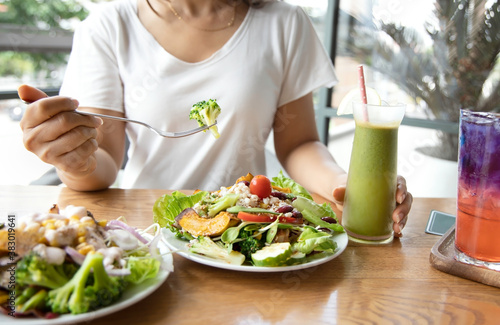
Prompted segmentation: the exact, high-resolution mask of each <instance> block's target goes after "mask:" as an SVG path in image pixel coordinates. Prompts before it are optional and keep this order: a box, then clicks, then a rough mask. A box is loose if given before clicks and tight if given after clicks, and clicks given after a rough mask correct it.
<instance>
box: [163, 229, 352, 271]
mask: <svg viewBox="0 0 500 325" xmlns="http://www.w3.org/2000/svg"><path fill="white" fill-rule="evenodd" d="M162 231H163V239H164V240H165V243H166V244H167V246H168V247H169V248H170V249H171V250H172V251H173V252H174V253H177V254H179V255H181V256H183V257H185V258H187V259H189V260H191V261H194V262H197V263H201V264H205V265H209V266H213V267H218V268H221V269H227V270H233V271H245V272H284V271H295V270H300V269H305V268H309V267H313V266H316V265H320V264H323V263H326V262H328V261H331V260H333V259H334V258H336V257H337V256H339V255H340V254H341V253H342V252H343V251H344V250H345V248H346V247H347V243H348V237H347V234H346V233H345V232H343V233H337V234H335V235H333V240H334V241H335V242H337V247H338V250H337V251H336V252H335V254H333V255H330V256H326V257H323V258H319V259H317V260H313V261H311V262H307V263H303V264H298V265H290V266H276V267H266V266H253V265H233V264H228V263H225V262H222V261H220V260H216V259H214V258H210V257H207V256H203V255H200V254H195V253H191V252H190V251H189V250H188V248H187V242H186V241H185V240H182V239H179V238H177V237H175V235H174V234H173V233H172V232H171V231H170V230H168V229H166V228H163V229H162Z"/></svg>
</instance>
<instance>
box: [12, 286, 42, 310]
mask: <svg viewBox="0 0 500 325" xmlns="http://www.w3.org/2000/svg"><path fill="white" fill-rule="evenodd" d="M31 288H32V287H31ZM46 299H47V290H45V289H42V290H39V291H38V292H37V293H35V294H34V295H32V296H31V297H30V298H29V299H28V300H27V301H26V302H24V303H23V304H20V305H17V304H16V305H17V307H18V308H19V311H20V312H21V313H26V312H28V311H30V310H35V309H36V310H44V309H46Z"/></svg>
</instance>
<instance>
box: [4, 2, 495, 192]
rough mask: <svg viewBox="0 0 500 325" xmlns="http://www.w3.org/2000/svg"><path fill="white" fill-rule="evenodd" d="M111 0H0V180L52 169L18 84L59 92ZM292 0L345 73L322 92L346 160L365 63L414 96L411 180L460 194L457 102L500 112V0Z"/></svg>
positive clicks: (331, 142)
mask: <svg viewBox="0 0 500 325" xmlns="http://www.w3.org/2000/svg"><path fill="white" fill-rule="evenodd" d="M104 1H107V0H51V1H39V0H0V152H1V155H0V157H1V160H0V184H19V185H27V184H30V183H32V182H34V181H35V182H36V180H37V179H39V178H40V177H41V176H42V175H43V174H44V173H46V172H48V171H49V170H50V169H51V166H49V165H47V164H44V163H43V162H41V161H40V160H39V159H38V158H37V157H35V156H34V155H33V154H31V153H29V152H28V151H26V150H25V149H24V146H23V144H22V134H21V130H20V128H19V120H20V118H21V117H22V114H23V112H24V110H25V105H24V104H23V103H21V102H20V101H19V100H18V99H17V92H16V89H17V87H18V86H19V85H20V84H22V83H28V84H30V85H34V86H37V87H40V88H42V89H44V90H46V91H47V92H48V93H49V94H57V92H58V89H59V87H60V85H61V81H62V77H63V75H64V70H65V65H66V62H67V59H68V56H69V52H70V51H71V39H72V32H73V30H74V28H75V26H76V25H77V24H78V23H79V22H80V21H81V20H82V19H84V18H85V17H86V16H87V15H88V13H89V12H90V11H91V10H92V8H93V7H94V6H96V5H98V3H99V2H104ZM286 2H290V3H293V4H296V5H299V6H301V7H302V8H303V9H304V10H305V11H306V12H307V14H308V15H309V17H310V18H311V21H312V23H313V25H314V27H315V29H316V31H317V33H318V35H319V36H320V38H321V39H322V40H323V42H324V45H325V48H326V49H327V51H328V52H329V54H330V56H331V58H332V61H333V63H334V65H335V68H336V70H337V74H338V77H339V79H340V82H339V84H338V85H337V86H335V87H334V88H333V89H331V90H328V89H321V90H319V91H318V92H317V93H316V94H315V104H316V116H317V124H318V130H319V132H320V136H321V140H322V141H323V142H324V143H325V144H326V145H327V146H328V148H329V149H330V150H331V152H332V154H333V155H334V157H335V158H336V160H337V161H338V162H339V164H340V165H341V166H342V167H343V168H344V169H346V170H347V168H348V165H349V158H350V152H351V146H352V138H353V134H354V133H353V132H354V122H353V120H352V117H351V116H343V117H342V118H339V117H337V115H336V107H337V106H338V104H339V102H340V100H341V99H342V97H343V96H344V95H345V94H346V93H347V92H348V91H350V90H351V89H353V88H356V87H357V67H358V66H359V65H360V64H363V65H364V67H365V77H366V81H367V85H368V86H370V87H372V88H375V89H376V90H377V91H378V92H379V93H380V94H381V97H382V99H385V100H387V101H390V102H403V103H406V104H407V113H406V116H405V119H404V120H403V125H402V126H401V128H400V133H399V143H400V145H399V165H398V168H399V173H400V174H401V175H403V176H405V177H406V178H407V181H408V187H409V189H410V191H411V192H412V193H413V194H414V195H415V196H420V197H454V196H455V195H456V184H457V180H456V178H457V162H456V159H457V149H458V118H459V110H460V108H469V109H472V110H477V111H492V112H498V111H500V54H499V52H500V4H499V0H486V1H484V0H483V1H481V0H475V1H474V0H455V1H450V0H420V1H411V0H391V1H388V0H358V1H351V0H307V1H306V0H286ZM304 50H307V49H304ZM268 147H269V151H270V153H271V154H272V151H273V150H272V146H271V145H270V143H269V145H268ZM269 167H270V172H269V173H271V174H272V173H274V172H275V171H276V170H278V169H279V168H280V166H279V165H276V164H274V165H273V161H270V166H269ZM271 176H273V175H271Z"/></svg>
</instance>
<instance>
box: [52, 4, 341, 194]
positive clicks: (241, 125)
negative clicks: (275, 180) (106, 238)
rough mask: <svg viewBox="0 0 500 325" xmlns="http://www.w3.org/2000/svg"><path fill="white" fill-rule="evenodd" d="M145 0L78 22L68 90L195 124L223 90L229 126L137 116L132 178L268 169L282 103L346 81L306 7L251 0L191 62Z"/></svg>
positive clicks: (209, 176)
mask: <svg viewBox="0 0 500 325" xmlns="http://www.w3.org/2000/svg"><path fill="white" fill-rule="evenodd" d="M136 1H137V0H118V1H114V2H111V3H106V4H103V5H101V6H100V10H98V11H96V12H93V13H91V15H89V17H88V18H87V19H86V20H85V21H84V22H82V23H81V24H80V25H79V28H78V29H77V30H76V32H75V36H74V41H73V49H72V53H71V56H70V60H69V63H68V67H67V71H66V75H65V78H64V82H63V86H62V89H61V94H62V95H65V96H71V97H73V98H76V99H78V101H79V102H80V105H81V106H82V107H95V108H103V109H110V110H115V111H121V112H124V113H125V115H126V116H127V117H128V118H131V119H136V120H139V121H144V122H146V123H149V124H151V125H153V126H155V127H158V128H161V129H164V130H168V131H181V130H186V129H191V128H193V127H196V126H197V123H196V122H195V121H194V120H189V111H190V109H191V107H192V105H193V104H194V103H196V102H198V101H200V100H207V99H216V100H217V102H218V103H219V105H220V107H221V114H220V115H219V117H218V118H217V123H218V128H219V133H220V135H221V136H220V138H219V139H215V138H214V137H213V136H212V135H211V133H210V132H207V133H203V132H202V133H198V134H196V135H194V136H190V137H185V138H178V139H167V138H162V137H159V136H158V135H156V134H154V133H153V132H152V131H151V130H149V129H147V128H145V127H143V126H140V125H136V124H133V123H128V124H127V127H126V130H127V134H128V136H129V139H130V148H129V151H128V157H129V160H128V162H127V165H126V167H125V170H124V173H123V180H122V186H123V187H124V188H162V189H204V190H215V189H218V188H220V186H228V185H230V184H232V183H233V182H234V181H235V180H236V179H237V178H238V177H239V176H242V175H246V174H247V173H248V172H250V173H252V174H254V175H257V174H265V171H266V170H265V167H266V165H265V151H264V149H265V143H266V140H267V138H268V136H269V134H270V132H271V129H272V125H273V121H274V118H275V113H276V110H277V108H278V107H279V106H281V105H284V104H286V103H289V102H291V101H293V100H296V99H298V98H300V97H302V96H304V95H306V94H307V93H309V92H311V91H313V90H315V89H317V88H319V87H332V86H333V85H334V84H335V83H336V82H337V77H336V75H335V72H334V69H333V65H332V63H331V61H330V59H329V56H328V55H327V53H326V51H325V50H324V48H323V46H322V44H321V42H320V41H319V39H318V37H317V35H316V33H315V31H314V29H313V26H312V24H311V22H310V20H309V17H308V16H307V15H306V14H305V13H304V11H303V10H302V9H301V8H300V7H296V6H292V5H290V4H287V3H284V2H271V3H268V4H266V5H265V6H264V7H262V8H250V10H249V11H248V13H247V15H246V17H245V19H244V21H243V23H242V24H241V26H240V27H239V29H238V30H237V31H236V33H235V34H234V35H233V36H232V38H231V39H230V40H229V41H228V42H227V43H226V44H225V45H224V46H223V47H222V48H221V49H220V50H218V51H217V52H216V53H214V54H213V55H212V56H211V57H210V58H208V59H206V60H204V61H201V62H197V63H188V62H184V61H182V60H179V59H178V58H176V57H174V56H173V55H171V54H169V53H168V52H166V51H165V50H164V49H163V47H161V46H160V45H159V44H158V43H157V41H156V40H155V39H154V38H153V36H152V35H151V34H150V33H149V32H148V31H147V30H146V29H145V27H144V26H143V25H142V24H141V22H140V20H139V19H138V17H137V4H136ZM193 50H194V51H195V50H196V44H193ZM104 132H112V130H104ZM269 176H275V175H269Z"/></svg>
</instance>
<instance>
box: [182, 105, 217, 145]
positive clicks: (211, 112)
mask: <svg viewBox="0 0 500 325" xmlns="http://www.w3.org/2000/svg"><path fill="white" fill-rule="evenodd" d="M220 112H221V109H220V106H219V104H217V101H216V100H215V99H209V100H207V101H205V100H203V101H201V102H198V103H196V104H194V105H193V107H192V108H191V111H190V112H189V119H190V120H196V121H197V122H198V124H199V126H205V125H212V124H214V123H215V122H216V120H217V116H219V114H220ZM209 129H210V131H211V132H212V134H213V136H214V137H215V138H216V139H217V138H219V137H220V134H219V130H218V129H217V125H214V126H212V127H210V128H209Z"/></svg>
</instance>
